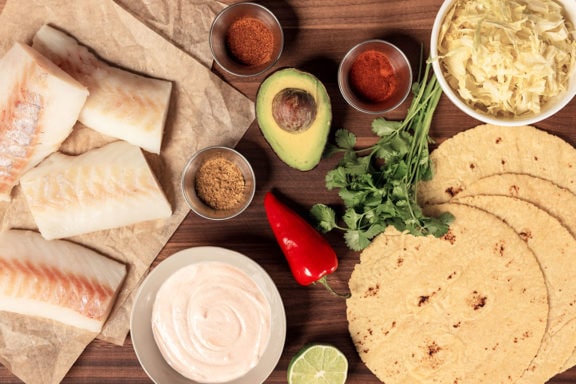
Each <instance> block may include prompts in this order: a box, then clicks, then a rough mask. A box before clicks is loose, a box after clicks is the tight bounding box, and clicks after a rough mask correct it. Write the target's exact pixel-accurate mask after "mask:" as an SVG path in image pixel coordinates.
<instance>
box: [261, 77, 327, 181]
mask: <svg viewBox="0 0 576 384" xmlns="http://www.w3.org/2000/svg"><path fill="white" fill-rule="evenodd" d="M256 119H257V121H258V126H259V127H260V130H261V131H262V134H263V135H264V137H265V138H266V141H268V143H269V144H270V146H271V147H272V149H273V150H274V152H275V153H276V154H277V155H278V157H279V158H280V159H281V160H282V161H283V162H284V163H286V164H287V165H289V166H290V167H292V168H295V169H298V170H301V171H309V170H311V169H313V168H314V167H316V165H318V163H319V162H320V159H321V158H322V153H323V152H324V147H325V146H326V142H327V140H328V134H329V132H330V124H331V123H332V105H331V104H330V97H329V96H328V92H326V88H325V87H324V84H322V82H320V80H318V79H317V78H316V77H315V76H314V75H312V74H310V73H307V72H304V71H300V70H298V69H295V68H285V69H280V70H278V71H276V72H274V73H272V74H271V75H270V76H268V77H267V78H266V79H265V80H264V81H263V82H262V84H261V85H260V87H259V89H258V93H257V95H256Z"/></svg>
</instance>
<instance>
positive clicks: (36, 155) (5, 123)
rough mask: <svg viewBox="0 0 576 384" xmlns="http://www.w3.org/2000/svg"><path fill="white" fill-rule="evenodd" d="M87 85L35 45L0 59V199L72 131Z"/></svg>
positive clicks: (7, 196)
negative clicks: (49, 58) (47, 56)
mask: <svg viewBox="0 0 576 384" xmlns="http://www.w3.org/2000/svg"><path fill="white" fill-rule="evenodd" d="M87 96H88V90H87V89H86V87H84V86H83V85H81V84H80V83H79V82H77V81H76V80H74V79H73V78H72V77H70V76H69V75H68V74H67V73H66V72H64V71H63V70H61V69H60V68H58V67H57V66H56V65H54V64H53V63H52V62H51V61H49V60H48V59H46V58H45V57H44V56H42V55H40V54H39V53H38V52H36V51H35V50H34V49H32V48H31V47H29V46H27V45H25V44H21V43H15V44H14V45H13V46H12V47H11V48H10V50H8V52H7V53H6V54H5V55H4V56H3V57H2V59H0V200H2V201H9V200H10V194H11V192H12V189H13V188H14V186H15V185H16V184H18V180H19V179H20V177H21V176H22V175H23V174H24V173H26V171H28V170H29V169H31V168H33V167H34V166H35V165H37V164H38V163H39V162H40V161H42V160H43V159H44V158H45V157H46V156H48V155H49V154H51V153H53V152H54V151H56V150H57V149H58V148H59V147H60V144H62V142H63V141H64V140H65V139H66V137H68V135H69V134H70V132H72V128H73V127H74V124H75V123H76V121H77V119H78V115H79V113H80V110H81V109H82V107H83V106H84V102H85V101H86V97H87Z"/></svg>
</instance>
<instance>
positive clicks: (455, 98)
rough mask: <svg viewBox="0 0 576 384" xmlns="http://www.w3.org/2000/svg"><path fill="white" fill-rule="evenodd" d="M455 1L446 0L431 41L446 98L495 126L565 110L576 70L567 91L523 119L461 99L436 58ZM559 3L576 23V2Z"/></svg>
mask: <svg viewBox="0 0 576 384" xmlns="http://www.w3.org/2000/svg"><path fill="white" fill-rule="evenodd" d="M455 1H456V0H445V1H444V2H443V3H442V6H441V7H440V9H439V11H438V14H437V15H436V19H435V20H434V24H433V27H432V34H431V39H430V57H431V58H432V59H433V62H432V67H433V69H434V74H435V75H436V77H437V78H438V82H439V83H440V86H441V87H442V90H443V91H444V93H445V94H446V96H448V98H449V99H450V100H451V101H452V103H454V104H455V105H456V106H457V107H458V108H459V109H460V110H461V111H462V112H464V113H466V114H467V115H469V116H471V117H473V118H475V119H477V120H480V121H483V122H485V123H489V124H494V125H501V126H521V125H531V124H534V123H537V122H539V121H542V120H544V119H546V118H548V117H550V116H552V115H554V114H555V113H556V112H558V111H560V110H561V109H562V108H564V107H565V106H566V105H567V104H568V103H569V102H570V101H571V100H572V99H573V98H574V96H576V70H574V71H573V72H572V77H571V79H570V84H569V86H568V89H567V91H566V92H564V93H562V94H561V95H559V96H558V97H556V98H555V99H554V100H551V101H550V102H548V103H547V104H546V105H545V106H543V107H542V109H541V111H540V113H538V114H534V115H530V116H523V117H521V118H508V119H504V118H497V117H495V116H493V115H489V114H486V113H484V112H483V111H480V110H477V109H474V108H472V107H470V106H469V105H467V104H466V103H465V102H464V101H463V100H462V99H461V98H460V96H459V95H458V94H457V92H456V91H455V90H454V89H453V88H451V87H450V85H449V84H448V82H447V81H446V79H445V77H444V74H443V71H442V69H441V67H440V63H439V62H438V60H435V58H437V57H438V36H439V32H440V28H441V26H442V23H443V22H444V18H445V16H446V13H447V12H448V11H449V10H450V8H451V6H452V4H453V3H454V2H455ZM558 2H559V3H560V4H562V5H563V6H564V9H565V11H566V15H567V16H568V18H569V19H570V21H571V22H572V23H573V24H574V23H576V1H574V0H558Z"/></svg>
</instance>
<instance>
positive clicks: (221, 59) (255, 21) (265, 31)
mask: <svg viewBox="0 0 576 384" xmlns="http://www.w3.org/2000/svg"><path fill="white" fill-rule="evenodd" d="M209 41H210V50H211V51H212V56H213V58H214V61H216V63H217V64H218V65H219V66H220V67H221V68H222V69H224V70H225V71H226V72H228V73H231V74H233V75H236V76H243V77H248V76H256V75H259V74H262V73H263V72H265V71H267V70H268V69H270V68H271V67H272V66H273V65H274V64H276V62H277V61H278V60H279V59H280V55H281V54H282V51H283V49H284V32H283V30H282V26H281V25H280V22H279V21H278V19H277V18H276V16H275V15H274V14H273V13H272V12H271V11H270V10H269V9H268V8H266V7H264V6H262V5H260V4H256V3H251V2H241V3H236V4H233V5H230V6H228V7H226V8H224V9H223V10H222V11H221V12H220V13H219V14H218V15H217V16H216V18H215V19H214V21H213V22H212V26H211V28H210V38H209Z"/></svg>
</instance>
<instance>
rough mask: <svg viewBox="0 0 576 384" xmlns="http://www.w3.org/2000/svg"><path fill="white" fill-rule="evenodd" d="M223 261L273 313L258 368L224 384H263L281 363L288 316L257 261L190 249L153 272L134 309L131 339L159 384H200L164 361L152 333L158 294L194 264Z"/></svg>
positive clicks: (234, 254) (208, 249)
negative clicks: (256, 289) (246, 278)
mask: <svg viewBox="0 0 576 384" xmlns="http://www.w3.org/2000/svg"><path fill="white" fill-rule="evenodd" d="M205 261H219V262H223V263H227V264H229V265H231V266H233V267H236V268H239V269H240V270H242V271H243V272H245V273H246V274H247V275H248V276H249V277H250V278H251V279H252V280H253V281H254V282H255V283H256V284H257V285H258V287H259V288H260V289H261V291H262V292H263V293H264V295H265V297H266V299H267V300H268V302H269V303H270V308H271V312H272V317H271V334H270V341H269V343H268V346H267V347H266V350H265V351H264V353H263V355H262V359H261V360H260V362H259V363H258V365H257V366H256V367H254V368H252V370H250V371H249V372H248V373H247V374H246V375H244V376H242V377H240V378H238V379H235V380H232V381H229V382H227V383H224V384H260V383H263V382H264V381H265V380H266V378H267V377H268V376H269V375H270V374H271V373H272V371H273V370H274V368H275V367H276V364H278V361H279V360H280V356H281V355H282V351H283V349H284V342H285V340H286V313H285V310H284V304H283V303H282V298H281V297H280V293H279V292H278V289H277V288H276V285H275V284H274V282H273V281H272V279H271V278H270V276H269V275H268V274H267V273H266V271H265V270H264V269H263V268H262V267H261V266H260V265H259V264H258V263H256V262H255V261H254V260H252V259H250V258H248V257H246V256H244V255H242V254H241V253H238V252H235V251H232V250H229V249H225V248H220V247H195V248H188V249H185V250H182V251H180V252H177V253H175V254H173V255H171V256H169V257H168V258H167V259H166V260H164V261H162V262H161V263H160V264H158V266H157V267H156V268H154V269H153V270H152V272H150V274H149V275H148V276H147V277H146V279H145V280H144V282H143V283H142V285H141V287H140V289H139V290H138V293H137V295H136V298H135V300H134V305H133V307H132V313H131V316H130V336H131V338H132V344H133V347H134V351H135V352H136V356H137V358H138V361H139V362H140V365H141V366H142V368H143V369H144V371H145V372H146V374H147V375H148V376H149V377H150V378H151V379H152V381H154V382H155V383H156V384H166V383H170V384H197V383H196V382H195V381H192V380H190V379H188V378H185V377H184V376H182V375H180V374H179V373H178V372H176V371H175V370H174V369H173V368H172V367H171V366H170V365H169V364H168V363H167V362H166V360H164V358H163V357H162V354H161V352H160V350H159V349H158V346H157V345H156V342H155V340H154V335H153V333H152V322H151V319H152V308H153V305H154V300H155V298H156V293H157V292H158V289H160V287H161V286H162V284H163V283H164V282H165V281H166V279H167V278H168V277H170V276H171V275H172V274H173V273H174V272H176V271H178V270H180V269H181V268H183V267H186V266H188V265H191V264H195V263H201V262H205Z"/></svg>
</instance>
